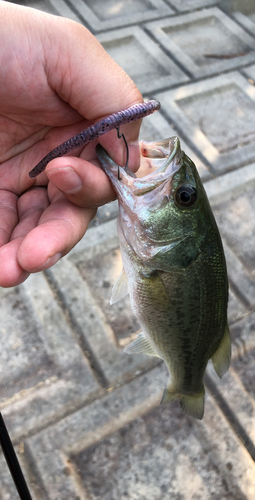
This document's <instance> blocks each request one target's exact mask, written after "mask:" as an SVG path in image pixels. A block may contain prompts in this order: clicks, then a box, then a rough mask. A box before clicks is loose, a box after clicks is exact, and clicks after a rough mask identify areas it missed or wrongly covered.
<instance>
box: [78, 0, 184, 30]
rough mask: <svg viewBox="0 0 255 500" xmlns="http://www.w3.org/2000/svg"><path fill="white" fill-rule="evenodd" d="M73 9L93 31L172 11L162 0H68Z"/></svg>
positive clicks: (147, 18) (143, 19)
mask: <svg viewBox="0 0 255 500" xmlns="http://www.w3.org/2000/svg"><path fill="white" fill-rule="evenodd" d="M69 3H70V4H71V5H73V7H74V8H75V10H76V11H77V12H78V13H79V15H80V16H81V17H83V18H84V20H85V21H86V23H89V25H90V26H91V28H92V29H93V31H95V32H98V31H102V30H105V29H113V28H116V27H119V26H125V25H128V24H136V23H140V22H144V21H148V20H150V19H155V18H156V19H157V18H158V17H161V16H169V15H171V14H173V13H174V11H173V10H172V9H171V8H170V7H169V6H167V5H166V4H165V3H164V2H163V1H162V0H125V2H123V1H121V0H104V1H103V2H102V1H101V0H86V1H85V0H84V1H83V0H69Z"/></svg>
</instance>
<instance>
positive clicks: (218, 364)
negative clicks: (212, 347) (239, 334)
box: [212, 326, 231, 378]
mask: <svg viewBox="0 0 255 500" xmlns="http://www.w3.org/2000/svg"><path fill="white" fill-rule="evenodd" d="M230 358H231V340H230V335H229V329H228V326H226V328H225V332H224V335H223V337H222V340H221V343H220V345H219V347H218V349H217V351H215V353H214V354H213V356H212V362H213V367H214V370H215V371H216V373H217V375H218V376H219V377H220V378H221V377H223V375H224V373H226V372H227V371H228V368H229V365H230Z"/></svg>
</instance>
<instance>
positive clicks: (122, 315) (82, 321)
mask: <svg viewBox="0 0 255 500" xmlns="http://www.w3.org/2000/svg"><path fill="white" fill-rule="evenodd" d="M114 223H115V226H116V221H114ZM108 224H109V225H110V226H111V222H110V223H106V224H105V225H104V226H105V227H104V230H105V232H106V234H107V225H108ZM96 230H97V228H95V229H93V228H92V229H91V230H90V231H91V232H92V231H95V232H96ZM115 231H116V229H115ZM92 252H93V255H91V254H90V253H89V252H87V253H86V254H85V253H81V254H80V253H77V252H76V253H75V258H73V259H72V261H73V262H71V261H70V260H69V259H64V260H61V261H60V262H59V263H58V264H57V265H56V266H55V267H54V268H53V269H52V270H50V271H49V272H48V273H49V276H51V280H52V282H53V284H54V287H55V288H56V289H57V290H60V291H61V294H62V295H63V297H64V299H63V300H64V304H65V307H66V308H67V310H68V313H69V315H70V317H71V318H74V319H75V324H76V325H77V328H79V331H80V332H81V336H82V338H84V339H85V341H86V344H88V346H89V348H90V350H91V352H92V353H93V356H94V357H95V358H96V359H97V362H98V365H99V367H100V370H101V371H102V375H103V376H104V377H105V380H106V382H107V383H108V384H109V385H112V384H115V385H116V384H117V383H119V382H120V381H123V380H127V379H130V378H133V377H134V376H135V374H137V373H139V372H140V371H141V370H142V371H143V370H145V369H149V368H151V367H152V366H155V365H156V364H158V363H159V360H157V359H156V358H148V357H147V356H144V355H139V356H137V355H135V356H131V355H127V354H125V353H123V349H124V347H125V346H126V345H127V344H129V343H130V342H131V341H132V340H133V339H134V336H135V335H134V334H135V333H136V332H137V331H138V330H140V326H139V324H138V323H137V321H136V318H135V316H134V314H133V312H132V310H131V307H130V304H129V299H128V297H126V298H124V299H123V300H121V301H119V302H118V303H117V304H114V305H113V306H110V296H111V289H112V287H113V285H114V283H115V281H116V279H117V277H118V275H119V274H120V271H121V268H122V263H121V260H120V253H119V248H118V243H117V238H116V244H115V247H113V248H111V245H110V244H109V243H108V248H107V247H106V246H105V244H104V243H103V244H102V246H100V244H98V245H97V246H94V247H92ZM74 261H75V263H76V265H75V264H74ZM86 311H88V313H87V314H86Z"/></svg>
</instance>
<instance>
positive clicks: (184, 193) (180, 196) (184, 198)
mask: <svg viewBox="0 0 255 500" xmlns="http://www.w3.org/2000/svg"><path fill="white" fill-rule="evenodd" d="M174 199H175V204H176V205H177V206H179V207H183V208H185V207H192V206H193V205H194V204H195V202H196V199H197V192H196V189H195V188H193V187H191V186H180V187H179V188H178V189H177V191H176V193H175V196H174Z"/></svg>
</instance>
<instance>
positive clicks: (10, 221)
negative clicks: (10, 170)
mask: <svg viewBox="0 0 255 500" xmlns="http://www.w3.org/2000/svg"><path fill="white" fill-rule="evenodd" d="M16 203H17V196H16V195H15V194H14V193H11V192H10V191H6V190H4V189H0V247H1V246H2V245H4V244H5V243H7V241H9V239H10V237H11V234H12V231H13V229H14V227H15V226H16V224H17V222H18V213H17V209H16ZM0 263H1V262H0Z"/></svg>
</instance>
